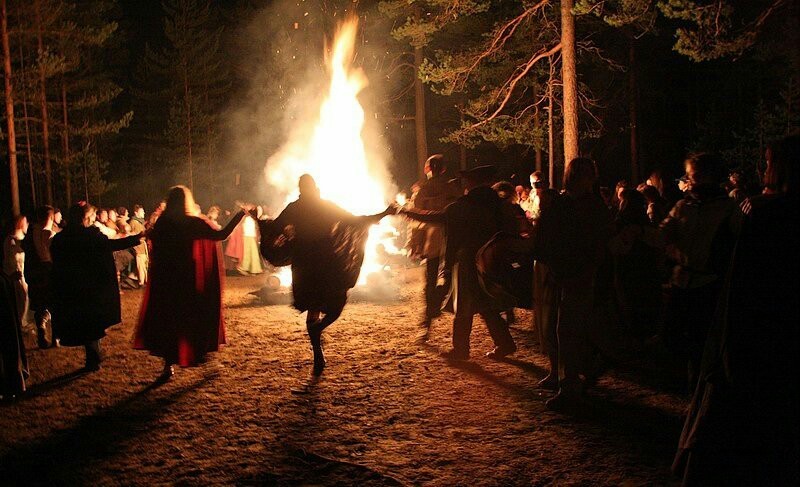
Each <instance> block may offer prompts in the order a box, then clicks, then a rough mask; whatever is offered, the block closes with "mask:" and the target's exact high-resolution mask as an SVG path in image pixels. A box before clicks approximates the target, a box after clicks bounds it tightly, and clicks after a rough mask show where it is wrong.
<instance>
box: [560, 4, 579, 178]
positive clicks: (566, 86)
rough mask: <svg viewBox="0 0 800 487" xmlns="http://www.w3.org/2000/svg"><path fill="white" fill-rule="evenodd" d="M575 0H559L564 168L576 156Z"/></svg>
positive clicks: (577, 150) (577, 151)
mask: <svg viewBox="0 0 800 487" xmlns="http://www.w3.org/2000/svg"><path fill="white" fill-rule="evenodd" d="M574 5H575V0H561V82H562V84H563V90H564V92H563V97H564V101H563V104H562V105H563V109H564V170H565V171H566V170H567V167H569V163H570V161H572V159H574V158H576V157H578V155H579V154H580V150H579V148H578V73H577V69H576V64H575V17H574V16H573V15H572V8H573V6H574Z"/></svg>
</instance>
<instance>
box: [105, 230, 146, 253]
mask: <svg viewBox="0 0 800 487" xmlns="http://www.w3.org/2000/svg"><path fill="white" fill-rule="evenodd" d="M142 237H143V235H142V234H141V233H137V234H136V235H130V236H127V237H125V238H107V237H106V240H108V248H109V249H110V250H112V251H115V252H116V251H117V250H125V249H129V248H131V247H134V246H136V245H139V244H140V243H141V241H142Z"/></svg>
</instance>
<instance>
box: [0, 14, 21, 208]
mask: <svg viewBox="0 0 800 487" xmlns="http://www.w3.org/2000/svg"><path fill="white" fill-rule="evenodd" d="M0 1H1V2H2V5H1V6H0V8H2V20H0V23H1V24H2V27H1V29H2V36H3V75H4V76H3V79H4V81H5V95H6V123H7V124H8V128H7V133H6V135H7V137H8V172H9V177H10V179H11V181H10V182H11V211H12V212H13V214H14V216H17V215H19V213H20V208H19V176H18V174H17V136H16V132H15V131H14V95H13V92H12V90H13V85H12V84H11V49H10V47H9V45H8V14H7V12H6V0H0Z"/></svg>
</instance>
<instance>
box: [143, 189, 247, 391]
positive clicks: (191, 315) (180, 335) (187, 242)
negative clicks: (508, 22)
mask: <svg viewBox="0 0 800 487" xmlns="http://www.w3.org/2000/svg"><path fill="white" fill-rule="evenodd" d="M243 217H244V210H242V211H239V212H238V213H237V214H236V216H234V217H233V218H232V219H231V221H230V222H228V224H227V225H226V226H225V228H224V229H222V230H217V229H216V228H215V227H214V226H213V224H212V223H209V222H208V221H207V220H206V219H205V218H204V217H200V216H198V211H197V210H196V205H195V203H194V198H193V197H192V192H191V191H189V188H187V187H185V186H174V187H172V188H171V189H170V190H169V193H167V203H166V207H165V208H164V211H163V212H162V213H161V215H160V216H159V218H158V220H157V221H156V222H155V224H154V225H153V227H152V228H151V229H150V230H149V231H148V238H149V239H150V241H151V242H152V251H151V252H150V271H149V274H150V275H149V279H148V282H147V288H146V290H145V295H144V299H143V302H142V309H141V311H140V319H139V324H138V326H137V327H136V333H135V336H134V341H133V346H134V348H136V349H138V350H148V351H149V352H150V353H151V354H152V355H155V356H156V357H161V358H162V359H164V370H163V372H162V375H161V378H162V379H167V378H169V377H170V376H172V374H173V372H174V371H173V365H174V364H177V365H180V366H181V367H194V366H196V365H198V364H201V363H203V362H204V361H205V359H206V354H208V353H209V352H216V351H217V350H219V346H220V345H222V344H224V343H226V342H225V323H224V321H223V317H222V287H223V274H222V272H223V271H222V264H221V262H222V255H221V253H220V250H219V247H218V246H217V244H216V242H218V241H220V240H225V239H226V238H227V237H228V236H229V235H230V234H231V232H232V231H233V229H234V228H235V227H236V225H237V224H238V223H239V222H240V221H241V220H242V218H243Z"/></svg>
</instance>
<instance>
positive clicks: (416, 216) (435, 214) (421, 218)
mask: <svg viewBox="0 0 800 487" xmlns="http://www.w3.org/2000/svg"><path fill="white" fill-rule="evenodd" d="M400 214H401V215H404V216H406V217H408V218H410V219H412V220H415V221H418V222H422V223H433V224H437V225H444V224H445V223H447V217H446V215H447V213H446V212H445V210H438V211H434V210H431V211H425V210H408V209H402V210H400Z"/></svg>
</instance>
